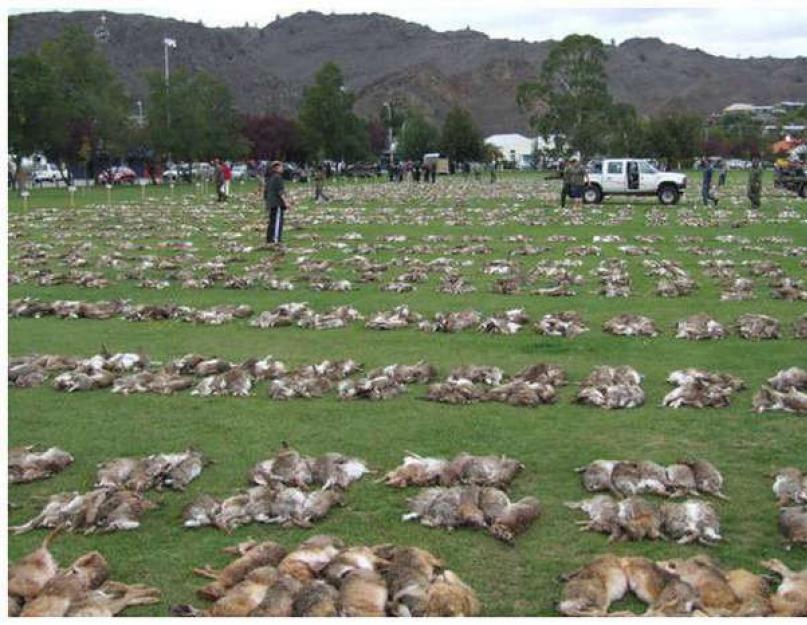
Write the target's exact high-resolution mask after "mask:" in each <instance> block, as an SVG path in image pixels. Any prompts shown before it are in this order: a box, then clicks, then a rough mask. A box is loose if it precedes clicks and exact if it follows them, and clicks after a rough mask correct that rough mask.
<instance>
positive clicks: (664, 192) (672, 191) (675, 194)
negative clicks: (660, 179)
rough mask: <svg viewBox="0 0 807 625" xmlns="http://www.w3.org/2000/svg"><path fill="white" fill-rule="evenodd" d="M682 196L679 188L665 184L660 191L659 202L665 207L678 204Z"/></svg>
mask: <svg viewBox="0 0 807 625" xmlns="http://www.w3.org/2000/svg"><path fill="white" fill-rule="evenodd" d="M680 197H681V194H680V192H679V191H678V189H677V187H675V186H673V185H671V184H665V185H663V186H662V187H661V188H660V189H659V190H658V201H659V202H661V203H662V204H664V205H665V206H671V205H673V204H678V200H679V199H680Z"/></svg>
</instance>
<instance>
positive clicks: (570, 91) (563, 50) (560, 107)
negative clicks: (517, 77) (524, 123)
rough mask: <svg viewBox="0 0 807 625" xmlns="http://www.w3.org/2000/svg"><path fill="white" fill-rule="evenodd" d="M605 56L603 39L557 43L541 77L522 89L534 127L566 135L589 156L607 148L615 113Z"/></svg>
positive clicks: (544, 132)
mask: <svg viewBox="0 0 807 625" xmlns="http://www.w3.org/2000/svg"><path fill="white" fill-rule="evenodd" d="M605 60H606V53H605V48H604V46H603V44H602V41H600V40H599V39H597V38H596V37H592V36H590V35H569V36H568V37H566V38H565V39H563V41H561V42H559V43H556V44H554V45H553V46H552V49H551V50H550V52H549V56H548V57H547V59H546V60H545V61H544V63H543V66H542V67H541V74H540V76H539V77H538V79H537V80H534V81H529V82H525V83H522V84H520V85H519V87H518V96H517V101H518V104H519V106H520V107H521V109H522V110H525V111H527V112H529V113H530V123H531V124H532V126H533V128H534V129H535V130H536V131H538V132H539V133H541V134H542V135H543V136H544V137H545V138H549V137H550V136H558V135H559V136H562V137H564V138H565V142H566V143H568V144H569V146H570V147H572V148H573V149H575V150H580V151H581V152H582V153H583V155H585V156H591V155H594V154H596V153H598V152H601V151H603V150H604V149H605V148H606V147H607V138H606V135H607V129H608V124H609V120H610V118H611V116H612V114H613V111H612V100H611V96H610V95H609V94H608V85H607V83H606V74H605Z"/></svg>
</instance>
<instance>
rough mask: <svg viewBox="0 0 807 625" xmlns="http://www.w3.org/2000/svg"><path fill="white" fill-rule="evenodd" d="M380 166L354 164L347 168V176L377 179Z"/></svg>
mask: <svg viewBox="0 0 807 625" xmlns="http://www.w3.org/2000/svg"><path fill="white" fill-rule="evenodd" d="M377 174H378V166H377V165H375V164H374V163H353V164H351V165H348V166H347V167H345V176H347V177H349V178H375V176H376V175H377Z"/></svg>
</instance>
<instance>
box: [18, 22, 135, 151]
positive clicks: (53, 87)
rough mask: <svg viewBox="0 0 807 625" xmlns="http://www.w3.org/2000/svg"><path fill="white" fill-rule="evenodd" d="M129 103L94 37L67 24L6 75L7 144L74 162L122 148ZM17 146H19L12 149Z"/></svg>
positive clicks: (125, 139)
mask: <svg viewBox="0 0 807 625" xmlns="http://www.w3.org/2000/svg"><path fill="white" fill-rule="evenodd" d="M128 112H129V101H128V98H127V96H126V94H125V92H124V90H123V87H122V86H121V84H120V82H119V81H118V80H117V78H116V76H115V73H114V72H113V71H112V68H111V67H110V66H109V64H108V63H107V62H106V59H104V57H103V56H102V55H101V54H100V52H98V50H97V49H96V41H95V39H94V38H93V37H92V36H90V35H89V34H87V33H86V32H84V31H83V30H82V29H81V28H79V27H67V28H65V29H64V30H63V31H62V34H61V35H60V36H59V37H58V38H56V39H53V40H51V41H48V42H46V43H45V44H44V45H43V46H42V49H41V50H40V52H39V53H38V54H31V55H28V56H26V57H22V58H21V59H17V60H15V61H13V62H12V63H11V64H10V73H9V131H10V138H11V141H12V145H14V146H15V148H16V149H19V150H20V151H25V152H31V151H34V150H42V151H43V152H44V154H45V155H46V156H47V157H48V158H49V159H51V160H56V161H67V162H68V163H75V162H77V161H79V160H81V159H82V157H83V155H85V154H86V146H87V145H89V146H90V152H91V154H93V155H96V156H97V155H98V153H99V152H102V151H104V152H114V151H121V150H123V149H124V146H125V145H126V143H127V138H128V133H129V131H130V127H129V124H128V123H127V120H128ZM17 146H19V147H18V148H17Z"/></svg>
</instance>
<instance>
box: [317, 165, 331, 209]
mask: <svg viewBox="0 0 807 625" xmlns="http://www.w3.org/2000/svg"><path fill="white" fill-rule="evenodd" d="M324 187H325V168H324V167H323V166H322V165H320V166H319V167H317V170H316V171H315V172H314V201H315V202H317V201H319V199H320V198H322V199H323V200H325V201H326V202H327V201H329V198H328V196H327V195H325V192H324V191H323V188H324Z"/></svg>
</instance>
